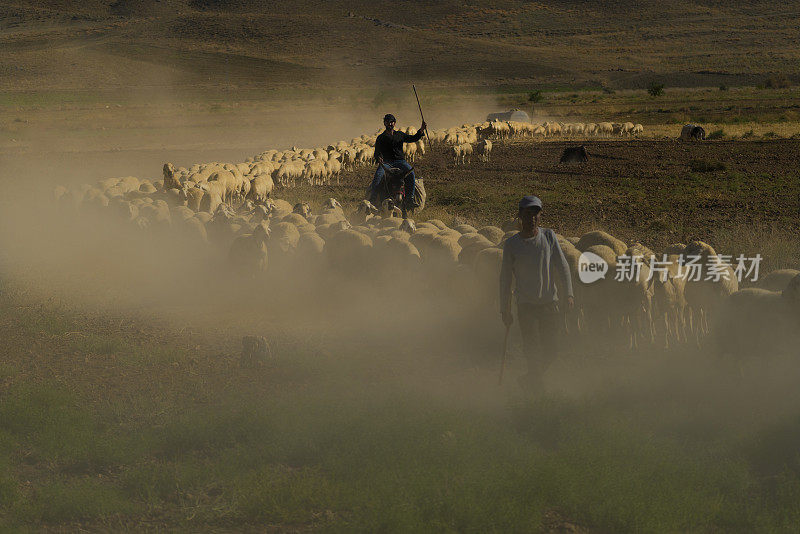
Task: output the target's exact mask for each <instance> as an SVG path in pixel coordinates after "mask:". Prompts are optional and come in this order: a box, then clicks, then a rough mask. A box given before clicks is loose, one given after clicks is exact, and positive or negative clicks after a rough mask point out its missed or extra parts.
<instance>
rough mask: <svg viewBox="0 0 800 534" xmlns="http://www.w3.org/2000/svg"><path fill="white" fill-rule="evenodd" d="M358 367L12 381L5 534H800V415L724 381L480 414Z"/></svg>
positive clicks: (677, 375)
mask: <svg viewBox="0 0 800 534" xmlns="http://www.w3.org/2000/svg"><path fill="white" fill-rule="evenodd" d="M741 237H742V236H740V238H741ZM762 237H763V236H762ZM3 313H8V312H3ZM37 313H38V314H40V315H41V316H42V318H41V319H40V320H38V321H36V324H37V325H40V324H59V323H60V321H58V320H56V318H57V317H60V316H62V315H66V316H67V317H65V318H64V320H63V324H65V325H67V327H69V328H78V329H79V330H80V331H83V332H86V333H87V338H86V339H87V340H86V341H84V342H71V343H72V344H70V348H69V350H65V351H64V352H65V353H68V354H69V358H71V359H72V361H76V362H81V361H83V359H84V358H85V357H89V358H91V357H92V356H93V355H94V354H95V353H96V352H100V351H102V352H108V353H112V354H114V355H115V356H116V358H115V359H114V360H111V363H109V364H108V365H110V370H111V371H112V373H124V374H127V373H128V372H129V371H128V369H127V365H128V364H127V363H126V360H125V355H126V354H127V353H128V351H129V349H128V348H127V345H128V344H129V343H121V342H119V341H115V340H114V338H108V337H105V336H103V335H101V334H100V333H99V332H95V330H97V329H98V327H97V326H95V323H93V322H88V321H87V319H90V318H84V317H82V316H78V315H73V314H70V313H69V312H65V311H64V310H62V309H55V308H47V307H45V308H41V309H39V310H38V311H37ZM47 316H51V317H50V319H49V320H47V319H45V318H46V317H47ZM6 319H7V318H6ZM16 320H17V321H19V322H20V323H25V322H27V321H29V320H32V319H31V316H27V317H22V318H17V319H16ZM3 324H6V325H7V324H8V323H7V322H6V323H3ZM37 328H38V327H37ZM99 329H100V330H102V329H105V328H99ZM31 331H37V330H36V328H31ZM129 341H130V338H129ZM59 343H60V342H59ZM140 343H141V344H142V346H144V347H150V346H151V345H152V343H151V342H148V341H147V340H144V339H143V340H140ZM177 343H178V341H177V340H176V341H175V342H173V343H168V344H167V346H166V349H165V350H168V351H169V352H172V353H176V354H177V353H180V352H181V349H179V347H178V346H176V344H177ZM344 348H345V347H339V348H336V347H334V348H333V349H332V350H333V351H334V353H335V354H334V355H332V357H331V358H325V359H320V358H319V356H315V355H314V354H315V351H314V350H313V348H308V349H307V348H304V347H303V346H302V345H301V346H297V347H296V349H294V350H293V351H292V352H290V353H287V354H280V355H279V357H278V360H277V361H276V362H275V363H273V364H271V365H270V366H269V367H267V368H260V369H256V370H248V371H246V372H244V371H243V372H240V371H237V370H236V369H235V368H230V369H228V370H227V371H216V372H217V373H219V372H222V373H224V375H225V377H224V380H221V381H220V380H217V377H215V376H213V375H211V374H209V373H211V370H210V368H207V367H202V366H201V367H199V368H198V370H197V371H195V372H194V373H193V374H199V375H200V381H199V382H196V381H195V380H196V379H195V378H193V374H192V373H185V372H179V373H172V374H170V373H167V371H166V370H167V369H170V368H171V364H170V363H168V362H165V361H162V360H160V359H142V360H140V361H138V365H139V367H140V369H141V373H142V374H141V375H139V374H133V375H126V376H128V377H129V378H128V380H131V381H135V382H136V387H135V388H133V389H126V390H125V391H120V392H119V393H117V392H114V390H104V389H96V379H95V378H92V377H86V376H84V375H85V374H86V373H85V372H81V371H80V369H78V370H73V371H68V370H69V369H72V368H73V366H72V365H71V364H70V363H69V362H68V361H67V362H64V364H65V366H64V370H65V371H63V373H66V375H65V376H62V377H61V378H57V379H56V378H51V379H43V378H42V377H37V376H36V375H31V374H30V371H28V370H26V369H25V368H24V367H18V366H9V367H7V368H6V369H5V372H4V376H5V379H4V381H5V383H6V384H8V386H7V387H6V388H5V391H4V394H3V398H2V402H0V429H2V430H1V431H0V452H2V453H3V458H4V460H3V461H2V462H0V525H2V526H3V528H4V529H12V528H31V529H34V530H38V529H40V528H43V527H45V526H49V527H56V526H58V525H64V526H66V525H75V524H81V525H83V526H85V527H87V528H92V529H101V530H106V529H112V530H114V529H115V526H116V528H119V526H120V525H128V527H131V526H135V525H139V526H143V525H161V526H162V527H163V528H167V529H169V530H173V529H178V530H196V529H201V530H204V529H208V528H215V527H216V528H223V527H224V528H234V529H236V528H247V527H254V526H257V525H274V526H275V527H276V528H279V529H283V530H285V529H292V528H313V529H321V530H333V531H360V532H374V531H386V530H391V531H428V530H444V531H469V532H512V531H520V532H530V531H539V530H542V529H544V525H545V523H546V519H545V518H546V517H547V516H548V514H550V513H551V512H552V511H557V513H558V515H559V516H560V517H563V518H566V519H567V520H569V521H570V522H572V523H577V524H579V525H584V526H586V527H589V528H591V529H597V530H602V531H615V532H620V531H631V532H633V531H635V532H663V531H698V530H699V531H709V530H722V531H728V530H748V531H754V530H759V531H774V530H784V529H787V528H790V527H791V525H792V524H793V522H794V521H796V520H797V518H798V517H800V506H798V504H797V503H798V501H797V498H796V497H797V495H799V494H800V463H798V462H797V457H796V455H795V452H793V451H795V449H796V447H795V444H796V436H797V435H798V432H800V426H798V421H800V419H798V417H800V415H798V414H797V412H796V411H795V410H793V409H791V408H789V409H788V413H790V414H795V415H792V416H789V417H778V418H775V417H767V418H766V419H765V420H764V421H762V422H760V423H758V424H754V423H753V421H756V420H758V419H759V418H761V417H762V416H763V414H761V413H759V411H758V409H755V408H754V409H748V408H747V403H746V402H744V401H743V400H742V399H741V398H739V399H738V400H737V397H741V393H739V392H737V391H738V389H739V388H738V387H736V388H731V389H726V388H727V387H728V386H727V385H726V383H727V381H728V380H729V379H728V378H726V375H724V374H723V375H721V376H719V377H717V379H716V382H714V383H713V384H715V385H710V384H712V382H709V379H710V375H709V373H711V372H712V371H711V370H703V368H702V366H701V368H700V369H699V370H697V371H696V373H695V375H694V376H693V377H692V378H691V379H688V380H687V378H686V376H685V375H684V373H683V372H679V371H675V370H672V371H668V370H667V369H669V367H670V366H675V365H676V363H675V362H670V361H665V362H663V364H662V363H658V362H657V361H656V362H652V363H646V364H645V363H644V362H642V363H640V364H634V368H635V369H638V370H637V371H635V373H638V377H639V378H638V379H637V380H634V381H632V382H617V381H615V380H613V379H612V380H611V381H609V382H608V383H607V384H606V387H605V388H603V389H602V390H601V391H599V392H597V393H593V394H588V395H585V396H582V397H578V398H575V397H566V396H561V395H558V394H551V395H545V396H535V397H526V396H518V395H513V396H512V397H511V398H510V399H509V400H507V401H506V402H505V403H503V404H501V405H499V406H498V407H497V408H493V409H491V410H482V409H478V410H475V409H474V408H471V409H465V405H464V403H463V401H460V400H458V399H454V398H451V397H450V396H449V395H447V394H443V393H438V392H436V391H435V390H432V391H427V390H425V389H420V388H419V387H416V386H415V385H414V380H413V378H414V376H415V375H414V374H413V371H412V374H411V375H409V377H408V378H409V379H410V380H409V381H408V382H406V381H403V382H398V381H395V380H392V379H385V378H384V379H376V378H375V376H376V375H375V374H374V371H375V369H376V368H383V367H386V366H389V368H391V366H392V365H394V364H393V363H392V359H393V358H395V357H396V356H394V355H387V356H386V357H388V360H383V359H378V360H376V359H375V356H374V355H373V354H359V353H352V352H343V349H344ZM697 356H699V355H696V356H695V357H697ZM28 357H30V356H28ZM42 357H43V356H38V358H42ZM197 357H198V358H200V359H201V360H203V359H204V358H214V359H218V358H219V356H217V355H216V354H214V353H213V351H212V352H211V353H209V354H208V355H203V354H200V355H197ZM209 364H210V365H213V360H209ZM606 365H607V364H606ZM627 365H630V363H629V364H627ZM662 365H663V366H666V367H662ZM682 365H685V364H678V366H679V367H680V366H682ZM86 369H87V370H88V369H89V368H88V367H87V368H86ZM92 369H94V368H92ZM289 369H295V371H294V372H293V373H288V374H287V371H288V370H289ZM298 371H299V372H300V374H297V372H298ZM428 372H429V371H424V373H428ZM70 373H73V376H71V377H70ZM252 373H256V376H252ZM281 376H287V377H289V376H291V377H293V378H292V379H291V381H287V382H284V383H282V382H281V380H280V378H279V377H281ZM389 376H391V375H389ZM492 376H494V373H492ZM366 377H371V378H370V379H368V380H365V378H366ZM298 380H299V381H300V383H302V384H303V386H302V387H299V388H298V382H297V381H298ZM756 380H757V379H756ZM270 381H271V382H273V385H272V387H271V389H270V390H269V391H266V390H265V389H264V388H263V387H262V385H261V384H263V383H266V382H270ZM276 381H277V382H276ZM790 381H791V380H790V377H787V382H790ZM164 385H169V388H170V390H171V391H165V390H164V389H162V386H164ZM775 387H777V388H781V387H784V386H782V385H780V384H778V385H777V386H775ZM785 387H789V386H785ZM790 390H791V389H789V390H787V391H790ZM672 391H680V394H678V395H672V394H670V393H669V392H672ZM201 392H203V393H205V395H206V396H205V397H202V398H201V397H198V394H199V393H201ZM109 393H110V394H109ZM731 395H733V396H732V397H731ZM787 402H789V400H787ZM698 403H700V404H699V405H701V406H704V408H703V409H701V410H699V411H698V410H697V409H696V408H697V406H698ZM787 406H788V405H787ZM773 421H774V422H773Z"/></svg>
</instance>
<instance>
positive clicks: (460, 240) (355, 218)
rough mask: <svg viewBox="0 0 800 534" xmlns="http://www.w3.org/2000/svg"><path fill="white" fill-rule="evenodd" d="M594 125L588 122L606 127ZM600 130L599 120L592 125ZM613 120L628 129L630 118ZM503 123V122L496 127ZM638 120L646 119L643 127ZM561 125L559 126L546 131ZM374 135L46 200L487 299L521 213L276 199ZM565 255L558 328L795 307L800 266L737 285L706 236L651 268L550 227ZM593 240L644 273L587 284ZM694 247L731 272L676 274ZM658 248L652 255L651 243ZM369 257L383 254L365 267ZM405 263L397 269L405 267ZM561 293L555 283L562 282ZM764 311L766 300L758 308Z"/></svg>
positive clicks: (595, 331)
mask: <svg viewBox="0 0 800 534" xmlns="http://www.w3.org/2000/svg"><path fill="white" fill-rule="evenodd" d="M606 124H611V123H600V124H598V125H588V126H593V128H592V129H591V130H587V125H579V126H581V127H582V131H583V133H584V134H586V133H587V131H591V132H594V133H596V132H598V131H602V132H606V131H607V130H608V129H607V128H606V127H605V125H606ZM601 125H603V128H602V129H600V130H598V128H599V126H601ZM567 126H569V127H570V128H569V130H568V131H570V132H577V131H580V130H579V129H578V128H577V126H576V125H563V124H559V123H545V125H541V126H533V125H528V126H526V127H525V128H522V127H519V126H518V125H515V124H514V123H501V122H494V123H484V124H478V125H463V126H461V127H458V128H450V129H448V130H442V131H434V132H431V135H430V143H431V144H444V145H449V146H451V147H459V146H462V145H464V144H468V145H469V146H470V147H472V146H473V145H475V146H478V147H482V148H478V150H477V151H478V153H479V154H481V155H483V156H484V157H487V158H488V157H489V154H490V152H491V146H492V144H491V140H490V139H488V137H490V136H491V137H493V138H494V140H495V142H496V141H497V140H498V139H502V138H504V137H503V135H506V136H514V135H528V134H529V133H530V134H531V135H539V133H537V132H541V131H542V130H544V131H545V132H546V133H545V135H563V133H564V132H565V128H566V127H567ZM631 126H632V128H627V127H626V126H625V125H622V126H620V127H619V128H617V127H616V126H614V125H613V124H611V129H610V132H611V133H612V134H613V133H614V132H616V131H618V132H619V133H621V134H622V135H625V134H624V133H622V132H626V133H630V134H633V133H636V131H637V130H636V127H635V126H633V125H631ZM506 127H507V128H508V129H509V132H508V133H506V134H501V133H500V132H501V131H502V130H503V129H504V128H506ZM638 131H641V128H639V129H638ZM554 132H560V133H554ZM374 138H375V136H362V137H360V138H357V139H354V140H352V141H351V142H350V143H347V142H340V143H338V144H337V145H331V146H329V147H327V148H324V149H323V148H318V149H296V148H293V149H291V150H287V151H277V150H269V151H266V152H263V153H261V154H259V155H257V156H256V157H255V158H253V159H252V160H249V161H247V162H244V163H240V164H217V163H211V164H204V165H194V166H192V167H190V168H188V169H187V168H179V169H176V168H174V167H173V166H172V165H171V164H169V163H167V164H165V165H164V169H163V179H162V180H159V181H150V180H139V179H137V178H135V177H125V178H113V179H107V180H102V181H100V182H98V183H97V184H95V185H84V186H81V187H77V188H65V187H58V188H56V190H55V200H56V201H57V202H58V203H59V204H60V205H61V206H62V207H65V208H67V209H69V210H70V211H72V212H73V213H80V212H82V211H88V212H94V213H99V214H102V215H103V216H107V215H110V216H112V217H113V218H115V219H116V220H118V221H122V222H123V223H124V224H127V225H131V226H133V227H134V228H138V229H142V230H147V231H158V232H159V233H165V232H172V233H174V234H176V235H178V236H180V238H181V239H185V240H188V241H193V242H196V243H198V244H204V246H205V244H207V243H211V244H213V245H216V246H218V247H220V248H221V249H222V250H225V251H226V253H227V255H228V257H229V259H230V262H231V268H232V269H235V270H238V272H239V273H241V275H242V276H248V277H250V276H261V274H262V273H264V272H267V271H269V272H270V273H271V276H274V275H277V276H284V275H285V276H289V275H290V273H295V274H296V273H298V272H302V271H304V270H305V271H309V270H315V269H320V268H321V267H322V266H324V267H325V268H326V269H327V270H328V272H329V271H331V270H332V271H336V272H339V273H341V274H343V275H345V276H347V275H348V274H353V273H358V276H362V275H363V274H364V273H366V272H380V273H382V275H386V276H401V277H402V278H403V279H407V276H406V275H407V274H409V273H416V274H415V275H418V276H421V277H426V276H427V277H429V278H428V279H429V280H436V281H437V282H436V283H443V282H442V281H447V282H446V284H448V285H452V284H460V285H459V288H458V289H457V291H458V293H459V294H462V295H463V294H472V295H474V296H475V297H479V298H476V299H475V300H482V301H483V302H489V301H492V300H494V299H495V298H496V295H497V284H498V276H499V269H500V263H501V258H502V246H503V243H504V241H505V240H506V239H508V237H510V236H511V235H513V234H514V233H516V232H517V231H518V230H519V228H518V221H516V220H513V221H508V222H506V223H504V224H502V225H500V226H484V227H481V228H475V227H473V226H470V225H468V224H459V225H456V226H454V227H452V228H451V227H448V226H447V225H445V224H444V223H443V222H442V221H440V220H435V219H434V220H428V221H425V222H419V223H415V222H414V221H413V220H411V219H405V220H404V219H401V218H398V217H395V216H392V215H393V213H391V212H381V210H380V207H376V206H373V205H372V204H371V203H370V202H368V201H366V200H364V201H361V202H360V203H359V204H358V205H357V206H355V207H354V209H352V210H346V209H345V208H344V207H343V206H342V205H341V204H340V203H339V202H338V201H336V200H335V199H333V198H331V199H328V200H327V201H326V202H325V203H324V204H323V205H322V206H321V209H320V210H319V211H318V212H317V213H312V210H311V208H310V206H309V205H308V204H306V203H298V204H296V205H291V204H290V203H288V202H286V201H285V200H281V199H277V198H274V195H273V192H274V190H275V187H276V185H277V186H279V187H290V186H291V185H292V184H293V183H296V181H297V180H301V179H304V180H308V182H309V183H314V184H316V183H327V181H328V180H330V178H331V177H332V176H338V173H339V172H341V169H342V168H353V167H355V166H357V165H363V164H365V163H368V162H369V160H370V159H371V155H372V154H371V151H372V147H373V145H374ZM407 146H409V147H415V148H411V151H412V154H411V155H410V156H411V157H413V156H414V155H419V154H424V152H425V144H424V143H423V142H422V141H420V142H419V143H417V144H411V145H407ZM487 147H488V148H487ZM558 239H559V243H560V245H561V248H562V250H563V252H564V254H565V257H566V258H567V261H568V262H569V264H570V267H571V271H572V276H573V278H574V279H573V287H574V288H575V301H576V307H577V309H576V311H575V313H570V314H567V313H564V317H563V325H564V330H565V332H567V333H569V334H571V335H576V336H582V335H590V336H592V337H594V336H605V338H606V339H615V340H617V342H618V343H619V344H624V345H627V346H628V347H630V348H636V347H641V346H643V345H648V344H658V345H660V346H663V347H665V348H666V347H669V346H674V345H676V344H679V343H687V342H692V343H699V342H700V341H701V340H702V339H703V338H704V336H706V335H707V334H708V333H709V332H710V331H711V329H712V328H711V326H710V325H711V324H712V321H711V319H710V318H714V317H720V318H721V317H723V316H724V315H725V314H722V313H720V312H721V311H722V310H726V309H729V310H739V311H740V312H741V313H739V314H738V315H736V314H727V317H728V319H730V320H734V319H735V320H738V321H740V322H742V321H747V320H748V318H749V317H751V312H750V311H748V310H753V309H756V308H759V307H760V308H759V309H761V311H760V312H759V313H761V314H762V315H763V314H764V313H773V312H774V313H775V314H777V315H778V316H781V317H797V318H800V276H798V275H799V274H800V273H798V271H792V270H783V271H777V272H774V273H770V274H769V275H768V276H766V277H763V278H762V280H761V282H760V283H759V287H756V288H749V289H743V290H740V288H739V287H738V283H737V281H736V278H735V277H734V276H733V270H732V267H731V266H730V265H722V264H721V263H720V260H719V258H718V257H717V254H716V252H715V251H714V249H713V248H712V247H711V246H709V245H708V244H706V243H703V242H701V241H694V242H691V243H689V244H686V245H684V244H675V245H671V246H670V247H668V248H667V249H666V250H664V251H663V254H665V255H666V258H667V259H668V261H669V274H666V275H664V274H663V273H662V274H660V275H659V276H655V277H652V278H651V279H650V277H649V276H648V273H649V271H650V268H651V265H650V258H651V256H653V255H654V254H653V252H652V251H651V250H650V249H648V248H647V247H646V246H644V245H642V244H640V243H633V244H630V245H629V244H626V243H625V242H623V241H621V240H619V239H617V238H615V237H613V236H611V235H609V234H607V233H605V232H600V231H594V232H589V233H587V234H585V235H583V236H576V237H563V236H558ZM583 252H592V253H594V254H596V255H598V256H600V257H601V258H603V259H604V260H605V261H606V262H607V263H608V264H609V266H610V272H612V273H613V272H614V270H615V266H616V263H617V258H618V257H619V256H623V255H627V256H632V257H637V259H636V260H635V261H637V262H638V263H639V267H640V277H639V279H638V280H636V281H623V282H617V281H616V280H614V279H613V276H611V277H607V278H606V279H604V280H600V281H598V282H595V283H593V284H584V283H582V282H581V281H580V279H579V278H578V263H579V257H580V255H581V253H583ZM681 254H683V255H699V256H701V257H702V258H703V260H704V262H705V263H706V264H708V263H709V262H710V263H712V264H713V263H714V262H716V263H720V264H719V265H717V266H716V267H717V269H718V270H723V271H725V272H728V273H729V275H730V276H728V277H726V278H722V279H721V280H718V281H708V280H701V281H697V282H691V281H684V280H682V279H681V278H678V277H676V276H675V275H676V274H677V272H678V257H679V255H681ZM655 257H656V258H661V254H656V255H655ZM372 266H379V267H377V268H374V269H373V268H372ZM400 273H405V274H402V275H401V274H400ZM560 294H562V295H563V290H562V291H560ZM764 310H768V311H764Z"/></svg>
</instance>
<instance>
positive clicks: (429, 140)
mask: <svg viewBox="0 0 800 534" xmlns="http://www.w3.org/2000/svg"><path fill="white" fill-rule="evenodd" d="M411 88H412V89H414V96H415V97H416V99H417V107H418V108H419V116H420V117H421V118H422V122H425V115H423V114H422V106H420V105H419V96H417V88H416V86H415V85H414V84H413V83H412V84H411ZM425 139H427V141H428V144H429V145H430V144H431V138H430V137H429V136H428V129H427V128H426V129H425Z"/></svg>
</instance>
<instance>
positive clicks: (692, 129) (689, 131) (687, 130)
mask: <svg viewBox="0 0 800 534" xmlns="http://www.w3.org/2000/svg"><path fill="white" fill-rule="evenodd" d="M705 138H706V131H705V130H704V129H703V128H702V126H697V125H696V124H687V125H685V126H684V127H683V128H682V129H681V139H683V140H684V141H702V140H704V139H705Z"/></svg>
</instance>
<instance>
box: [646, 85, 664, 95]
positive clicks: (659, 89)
mask: <svg viewBox="0 0 800 534" xmlns="http://www.w3.org/2000/svg"><path fill="white" fill-rule="evenodd" d="M647 92H648V93H650V96H653V97H656V96H661V95H663V94H664V84H663V83H651V84H650V87H648V88H647Z"/></svg>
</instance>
